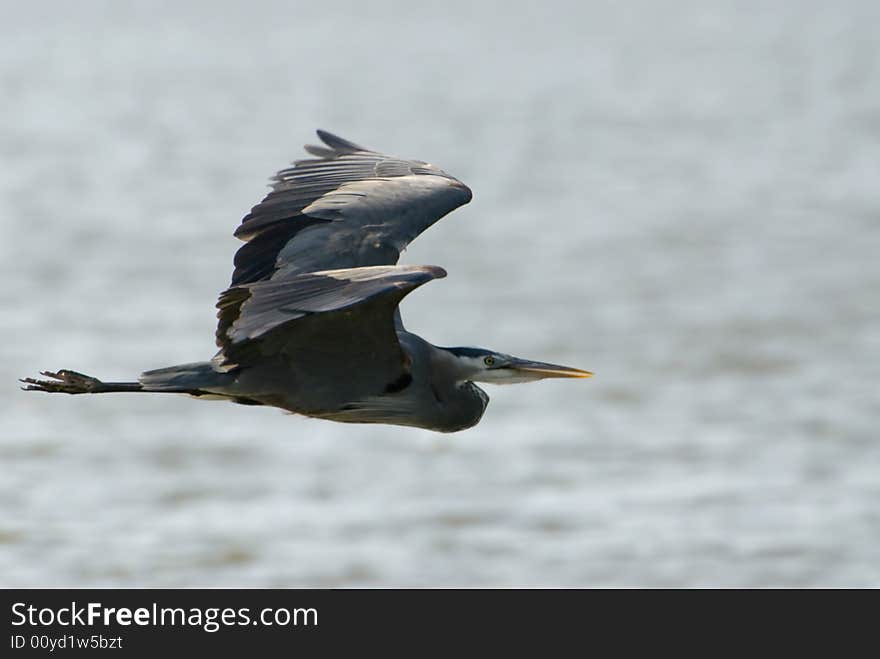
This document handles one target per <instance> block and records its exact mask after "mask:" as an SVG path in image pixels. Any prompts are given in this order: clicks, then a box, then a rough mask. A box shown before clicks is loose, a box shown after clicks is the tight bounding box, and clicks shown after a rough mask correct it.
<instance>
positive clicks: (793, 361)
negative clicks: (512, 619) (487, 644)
mask: <svg viewBox="0 0 880 659" xmlns="http://www.w3.org/2000/svg"><path fill="white" fill-rule="evenodd" d="M294 4H295V3H286V2H277V3H261V2H248V3H241V4H237V5H224V4H223V3H215V2H212V3H207V2H205V3H195V2H193V3H186V7H185V8H181V7H179V6H178V4H177V3H168V4H167V5H165V6H164V7H163V8H157V7H156V6H155V5H150V6H149V7H148V6H143V7H140V8H138V6H137V5H133V3H124V5H123V4H122V3H114V2H106V3H92V2H82V3H75V4H71V3H41V5H40V6H38V7H33V8H25V6H24V5H23V4H22V3H19V4H18V5H16V7H15V9H13V10H12V11H11V12H7V20H4V21H3V23H2V26H0V90H2V98H3V102H2V103H0V120H2V126H3V128H2V130H0V172H2V176H0V218H2V223H3V239H2V242H0V245H2V250H3V251H2V254H0V255H2V257H3V258H2V259H0V269H2V270H0V274H2V277H3V281H4V282H5V285H4V286H2V287H0V303H2V308H3V309H4V310H5V313H4V322H3V330H2V331H3V341H2V342H0V397H2V398H0V400H2V403H3V423H2V430H0V466H2V478H0V584H3V585H43V586H56V585H93V586H94V585H142V586H159V585H170V586H190V585H239V586H300V585H317V586H338V585H358V586H360V585H368V586H369V585H383V586H384V585H418V586H436V585H560V586H575V585H576V586H588V585H647V586H661V585H664V586H665V585H672V586H693V585H873V586H877V585H880V437H878V433H877V429H876V428H877V420H878V416H880V402H878V386H877V379H878V374H880V373H878V365H880V265H878V254H880V184H878V181H880V157H878V146H880V139H878V138H880V42H878V40H877V31H876V26H877V25H878V24H880V10H878V7H880V5H877V3H875V2H870V1H868V0H866V1H864V2H840V3H833V4H828V3H819V2H803V3H759V2H752V3H749V2H730V3H717V2H710V3H706V2H685V1H678V2H666V3H651V2H641V3H580V2H577V3H574V2H573V3H571V4H564V3H530V5H529V6H528V7H527V6H526V5H525V3H523V6H522V7H520V8H516V9H514V8H513V7H512V6H511V5H510V4H509V3H499V4H497V5H492V4H490V3H455V2H444V3H442V5H418V4H416V5H411V6H407V7H396V6H393V5H392V4H390V3H382V2H370V3H363V2H353V3H350V4H344V5H343V4H336V3H333V2H323V3H319V4H317V5H314V6H308V7H296V6H293V5H294ZM532 4H533V5H534V6H531V5H532ZM10 13H11V14H12V19H11V20H9V16H8V15H9V14H10ZM315 127H324V128H327V129H329V130H331V131H334V132H338V133H340V134H341V135H343V136H346V137H349V138H351V139H353V140H355V141H357V142H361V143H363V144H365V145H367V146H371V147H375V148H378V149H382V150H386V151H390V152H392V153H397V154H400V155H404V156H411V157H416V158H421V159H425V160H429V161H431V162H434V163H436V164H438V165H440V166H442V167H443V168H444V169H446V170H447V171H449V172H450V173H453V174H454V175H456V176H458V177H459V178H461V179H463V180H464V181H466V182H467V183H468V184H470V185H471V187H472V188H473V189H474V191H475V199H474V201H473V202H472V203H471V204H470V205H469V206H467V207H465V208H463V209H461V210H459V211H457V212H456V213H454V214H453V215H451V216H449V217H448V218H447V219H445V220H444V221H443V222H441V223H440V224H438V225H437V226H436V227H434V228H433V229H431V230H430V232H428V233H427V234H425V235H424V236H423V237H422V238H421V239H420V240H419V241H417V242H416V243H415V244H414V245H413V246H412V247H411V248H410V250H409V251H408V252H407V253H406V254H405V256H404V262H407V263H432V264H438V265H443V266H444V267H446V268H447V269H448V270H449V277H448V278H447V279H445V280H442V281H438V282H435V283H432V284H431V285H429V286H426V287H424V288H423V289H420V290H419V291H418V292H417V293H416V294H414V295H413V296H411V298H409V299H408V300H407V301H406V303H405V305H404V315H405V318H406V320H407V324H408V325H409V326H410V328H411V329H413V330H415V331H418V332H420V333H421V334H423V335H424V336H426V337H427V338H428V339H430V340H432V341H433V342H434V343H437V344H439V345H473V344H477V345H484V346H488V347H492V348H496V349H498V350H502V351H505V352H511V353H514V354H520V355H523V356H527V357H532V358H536V359H544V360H548V361H557V362H560V363H566V364H571V365H573V366H579V367H582V368H588V369H590V370H593V371H595V372H596V374H597V376H596V377H595V378H594V379H593V380H588V381H578V382H564V381H556V382H545V383H541V384H535V385H529V386H525V385H524V386H519V387H505V388H495V389H492V390H490V391H489V393H490V394H491V395H492V398H493V401H492V403H491V404H490V406H489V409H488V411H487V414H486V416H485V417H484V420H483V422H482V423H481V424H480V425H479V426H477V427H476V428H474V429H472V430H469V431H466V432H463V433H459V434H456V435H451V436H444V435H437V434H433V433H429V432H421V431H415V430H412V429H402V428H387V427H370V426H363V427H359V426H344V425H335V424H332V423H329V422H321V421H315V420H310V419H304V418H299V417H294V416H289V415H285V414H283V413H281V412H279V411H277V410H273V409H262V408H248V407H240V406H235V405H229V404H225V403H208V402H201V401H193V400H189V399H185V398H176V397H163V396H152V397H150V396H134V395H118V396H106V397H103V396H101V397H98V396H96V397H79V396H78V397H61V396H48V395H41V394H33V393H28V394H26V393H23V392H20V391H18V389H17V387H16V383H15V378H17V377H20V376H23V375H32V374H35V373H36V371H37V370H39V369H42V368H58V367H68V368H74V369H77V370H81V371H83V372H87V373H93V374H95V375H97V376H99V377H105V378H108V379H125V378H128V377H131V376H134V375H135V374H137V373H138V372H140V371H141V370H144V369H147V368H154V367H159V366H164V365H167V364H172V363H178V362H183V361H190V360H194V359H205V358H207V357H209V356H210V355H211V354H212V353H213V349H214V346H213V336H212V333H213V325H214V316H213V314H214V309H213V303H214V300H215V297H216V295H217V293H218V292H219V291H220V290H222V289H223V288H224V287H225V286H226V284H227V282H228V278H229V274H230V270H231V258H232V253H233V251H234V250H235V249H236V247H237V245H238V243H237V241H236V240H234V239H233V238H232V237H231V232H232V230H233V228H234V227H235V225H236V224H237V223H238V221H239V219H240V217H241V216H242V215H243V214H244V212H245V211H246V210H247V209H248V208H249V207H250V206H251V205H252V204H253V203H255V202H256V201H257V200H258V199H259V198H260V196H261V195H262V193H263V191H264V189H265V188H263V187H262V186H263V183H264V181H265V180H266V178H267V177H268V176H269V175H270V174H271V173H272V172H273V171H274V170H275V169H277V168H279V167H281V166H283V165H284V164H285V163H286V162H288V161H289V160H291V159H293V158H295V157H299V155H300V153H301V150H300V145H301V144H302V143H303V142H306V141H314V139H313V136H312V135H313V134H312V130H313V129H314V128H315Z"/></svg>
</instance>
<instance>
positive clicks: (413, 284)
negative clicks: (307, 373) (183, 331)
mask: <svg viewBox="0 0 880 659" xmlns="http://www.w3.org/2000/svg"><path fill="white" fill-rule="evenodd" d="M445 276H446V272H445V271H444V270H443V269H442V268H438V267H436V266H377V267H365V268H350V269H343V270H328V271H322V272H313V273H306V274H299V275H294V276H292V277H289V278H285V279H283V280H271V281H260V282H253V283H249V284H242V285H239V286H233V287H232V288H230V289H229V290H227V291H225V292H224V293H222V294H221V295H220V299H219V301H218V302H217V308H218V309H219V310H220V311H219V312H218V314H217V317H218V318H219V324H218V328H217V345H218V346H219V347H220V353H219V355H218V359H217V360H216V361H217V363H218V366H222V367H234V366H247V365H250V364H251V363H256V362H258V361H262V360H265V359H271V358H273V357H276V356H278V355H282V354H283V355H291V356H294V355H295V356H296V360H297V362H298V363H299V364H302V363H303V361H304V360H308V358H309V356H310V355H316V354H320V355H322V356H325V357H326V356H330V358H329V359H326V360H325V361H324V363H323V365H322V368H333V367H334V366H339V365H344V367H345V368H346V370H349V369H350V370H353V371H355V372H356V369H354V368H353V365H354V364H358V363H360V364H363V365H365V366H368V368H365V369H363V371H362V372H372V371H375V372H376V373H375V375H376V377H378V378H379V379H380V380H383V381H384V379H388V378H390V379H388V382H393V381H394V380H395V379H396V378H399V377H400V375H401V372H400V369H401V365H402V363H403V361H404V357H403V351H402V350H401V348H400V343H399V342H398V339H397V332H396V331H395V327H394V312H395V311H396V309H397V305H398V304H399V303H400V301H401V300H402V299H403V297H404V296H406V295H407V294H408V293H409V292H410V291H412V290H414V289H415V288H417V287H418V286H421V285H422V284H424V283H426V282H428V281H430V280H432V279H437V278H440V277H445Z"/></svg>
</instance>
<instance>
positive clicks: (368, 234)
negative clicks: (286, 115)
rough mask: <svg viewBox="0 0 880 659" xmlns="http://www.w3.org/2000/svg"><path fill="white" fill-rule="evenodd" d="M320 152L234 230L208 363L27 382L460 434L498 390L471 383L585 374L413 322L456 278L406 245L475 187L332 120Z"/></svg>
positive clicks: (35, 386)
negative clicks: (408, 307) (419, 303)
mask: <svg viewBox="0 0 880 659" xmlns="http://www.w3.org/2000/svg"><path fill="white" fill-rule="evenodd" d="M318 136H319V137H320V138H321V140H322V141H323V142H324V144H325V146H306V151H308V152H309V153H310V154H311V155H313V156H315V158H314V159H307V160H299V161H296V162H295V163H294V166H293V167H290V168H288V169H284V170H281V171H280V172H278V174H276V175H275V177H274V179H273V185H272V190H271V191H270V192H269V194H268V195H266V197H265V198H264V199H263V200H262V201H261V202H260V203H259V204H257V205H256V206H254V207H253V208H252V209H251V211H250V213H248V214H247V215H246V216H245V217H244V219H243V220H242V222H241V224H240V225H239V227H238V229H236V231H235V235H236V237H238V238H240V239H242V240H244V241H245V244H244V245H243V246H242V247H241V248H240V249H239V250H238V252H237V253H236V255H235V259H234V265H235V268H234V271H233V275H232V283H231V287H230V288H229V289H227V290H226V291H224V292H223V293H221V295H220V298H219V301H218V303H217V308H218V310H219V311H218V314H217V316H218V320H219V322H218V326H217V332H216V340H217V346H218V347H219V351H218V352H217V354H216V355H215V356H214V358H213V359H212V360H211V361H210V362H196V363H191V364H183V365H179V366H171V367H167V368H162V369H157V370H153V371H147V372H145V373H143V374H142V375H141V377H140V378H139V381H138V382H136V383H134V382H122V383H107V382H102V381H100V380H98V379H96V378H92V377H89V376H85V375H82V374H80V373H76V372H75V371H69V370H62V371H58V372H57V373H52V372H43V375H45V376H47V377H49V378H50V379H49V380H36V379H33V378H25V379H24V380H22V381H23V382H25V383H26V384H27V387H25V388H26V389H29V390H40V391H50V392H62V393H106V392H113V391H141V392H170V393H186V394H190V395H193V396H198V397H209V398H223V399H227V400H232V401H234V402H238V403H242V404H252V405H271V406H275V407H280V408H282V409H285V410H289V411H291V412H296V413H299V414H305V415H308V416H313V417H318V418H325V419H331V420H335V421H343V422H354V423H391V424H397V425H409V426H417V427H422V428H428V429H431V430H438V431H445V432H450V431H456V430H461V429H463V428H468V427H470V426H472V425H474V424H476V423H477V422H478V421H479V420H480V418H481V417H482V415H483V412H484V410H485V408H486V405H487V404H488V401H489V398H488V396H487V395H486V394H485V393H484V392H483V391H482V390H481V389H480V388H479V387H477V386H476V385H475V384H474V382H475V381H482V382H493V383H498V384H504V383H507V382H525V381H531V380H537V379H541V378H545V377H588V376H589V373H588V372H586V371H581V370H579V369H572V368H569V367H565V366H558V365H554V364H546V363H543V362H533V361H528V360H523V359H519V358H516V357H511V356H510V355H505V354H503V353H497V352H493V351H490V350H483V349H479V348H439V347H437V346H433V345H431V344H430V343H428V342H427V341H425V340H423V339H421V338H420V337H418V336H416V335H414V334H411V333H409V332H407V331H406V330H405V329H404V327H403V323H402V321H401V319H400V314H399V310H398V304H399V303H400V301H401V300H402V299H403V298H404V297H405V296H406V295H408V294H409V293H410V292H411V291H413V290H415V289H416V288H418V287H419V286H421V285H422V284H425V283H427V282H428V281H431V280H432V279H437V278H441V277H445V276H446V272H445V271H444V270H443V269H442V268H439V267H436V266H404V265H396V264H397V261H398V258H399V256H400V253H401V252H402V251H403V250H404V249H405V248H406V246H407V245H408V244H409V243H410V242H411V241H412V240H414V239H415V238H416V237H417V236H418V235H419V234H420V233H422V232H423V231H425V230H426V229H427V228H428V227H430V226H431V225H432V224H434V223H435V222H436V221H437V220H439V219H440V218H442V217H443V216H444V215H446V214H447V213H449V212H450V211H452V210H454V209H455V208H457V207H459V206H461V205H462V204H466V203H468V202H469V201H470V200H471V191H470V189H469V188H468V187H467V186H466V185H464V184H463V183H461V181H458V180H457V179H455V178H453V177H452V176H450V175H449V174H447V173H446V172H444V171H442V170H440V169H438V168H436V167H434V166H433V165H430V164H428V163H425V162H421V161H417V160H403V159H400V158H396V157H392V156H387V155H383V154H381V153H378V152H375V151H371V150H369V149H366V148H363V147H360V146H358V145H356V144H354V143H352V142H349V141H347V140H344V139H342V138H340V137H336V136H334V135H331V134H330V133H327V132H325V131H318Z"/></svg>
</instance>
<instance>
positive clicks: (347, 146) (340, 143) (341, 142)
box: [306, 128, 369, 153]
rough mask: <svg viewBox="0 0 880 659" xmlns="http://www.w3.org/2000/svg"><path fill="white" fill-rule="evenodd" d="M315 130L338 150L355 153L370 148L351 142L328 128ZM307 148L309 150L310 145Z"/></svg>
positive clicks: (322, 139)
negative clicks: (328, 130)
mask: <svg viewBox="0 0 880 659" xmlns="http://www.w3.org/2000/svg"><path fill="white" fill-rule="evenodd" d="M315 132H316V133H317V135H318V137H319V138H320V139H321V141H322V142H323V143H324V144H326V145H327V146H329V147H330V148H331V149H333V150H334V151H336V152H339V153H354V152H356V151H369V149H366V148H364V147H362V146H360V145H358V144H355V143H354V142H351V141H349V140H347V139H345V138H343V137H339V136H338V135H334V134H333V133H330V132H327V131H326V130H323V129H321V128H318V129H317V130H316V131H315ZM319 148H321V147H319ZM306 149H307V150H308V147H306Z"/></svg>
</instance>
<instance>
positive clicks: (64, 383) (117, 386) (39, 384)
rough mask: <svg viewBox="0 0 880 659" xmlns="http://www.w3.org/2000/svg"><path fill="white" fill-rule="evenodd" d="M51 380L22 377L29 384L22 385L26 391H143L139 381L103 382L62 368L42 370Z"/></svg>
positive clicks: (99, 392)
mask: <svg viewBox="0 0 880 659" xmlns="http://www.w3.org/2000/svg"><path fill="white" fill-rule="evenodd" d="M40 375H45V376H46V377H47V378H52V379H51V380H35V379H34V378H22V379H21V380H20V381H21V382H23V383H25V384H26V385H27V386H26V387H22V389H24V390H25V391H47V392H49V393H60V394H104V393H110V392H113V391H143V387H142V386H141V384H140V383H138V382H102V381H101V380H99V379H98V378H93V377H91V376H90V375H83V374H82V373H77V372H76V371H68V370H66V369H62V370H60V371H58V372H57V373H53V372H51V371H42V372H41V373H40Z"/></svg>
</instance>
